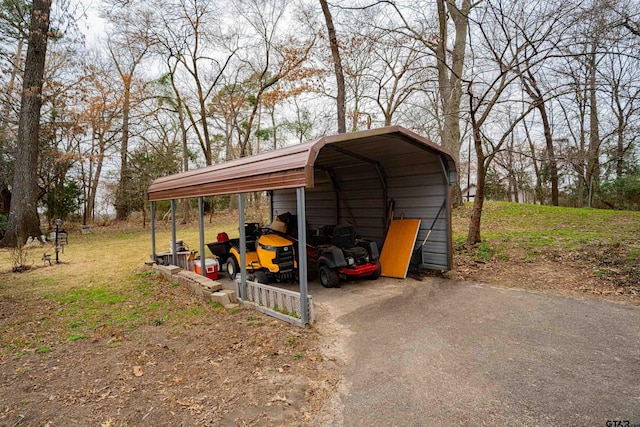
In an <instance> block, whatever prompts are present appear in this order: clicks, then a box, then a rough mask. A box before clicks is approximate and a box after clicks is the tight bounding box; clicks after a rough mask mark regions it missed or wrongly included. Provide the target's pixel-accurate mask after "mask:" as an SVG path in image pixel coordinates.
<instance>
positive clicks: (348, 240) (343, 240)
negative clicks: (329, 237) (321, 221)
mask: <svg viewBox="0 0 640 427" xmlns="http://www.w3.org/2000/svg"><path fill="white" fill-rule="evenodd" d="M333 244H334V245H336V246H337V247H339V248H340V249H342V251H343V252H344V254H345V255H346V256H351V257H353V258H354V259H356V260H359V259H362V258H364V257H366V256H367V255H368V252H367V250H366V249H365V248H362V247H360V246H356V230H355V229H354V228H353V226H352V225H336V227H335V228H334V229H333Z"/></svg>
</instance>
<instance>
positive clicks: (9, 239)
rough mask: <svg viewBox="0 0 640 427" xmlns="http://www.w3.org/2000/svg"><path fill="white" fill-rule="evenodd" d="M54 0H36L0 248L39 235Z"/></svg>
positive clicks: (30, 27) (18, 244) (32, 12)
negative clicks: (43, 118) (40, 167)
mask: <svg viewBox="0 0 640 427" xmlns="http://www.w3.org/2000/svg"><path fill="white" fill-rule="evenodd" d="M50 14H51V0H34V1H33V6H32V9H31V23H30V25H29V46H28V48H27V58H26V62H25V69H24V83H23V89H22V100H21V105H20V120H19V123H18V144H17V147H16V156H15V171H14V176H13V186H12V193H13V194H12V196H13V197H12V199H11V210H10V213H9V224H8V226H7V231H6V233H5V236H4V238H3V239H2V241H0V246H5V247H9V246H12V247H15V246H22V245H23V244H24V243H25V242H26V240H27V238H28V237H29V236H39V235H40V218H39V217H38V210H37V207H38V193H39V191H38V172H37V171H38V160H39V159H38V157H39V154H40V150H39V146H40V141H39V133H40V108H41V107H42V84H43V76H44V63H45V58H46V56H47V34H48V32H49V16H50Z"/></svg>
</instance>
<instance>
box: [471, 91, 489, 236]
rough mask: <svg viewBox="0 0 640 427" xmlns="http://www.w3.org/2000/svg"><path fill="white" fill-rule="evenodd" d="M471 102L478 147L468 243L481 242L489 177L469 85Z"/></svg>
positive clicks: (473, 127)
mask: <svg viewBox="0 0 640 427" xmlns="http://www.w3.org/2000/svg"><path fill="white" fill-rule="evenodd" d="M469 104H470V106H471V108H470V109H469V112H470V114H471V128H472V131H473V143H474V146H475V149H476V168H477V173H476V175H477V176H476V196H475V197H474V198H473V211H472V213H471V221H469V233H468V234H467V244H469V245H473V244H476V243H480V242H481V241H482V239H481V238H480V221H481V219H482V207H483V205H484V189H485V185H486V179H487V169H486V166H485V159H486V156H485V154H484V149H483V147H482V137H481V135H480V125H479V124H478V123H477V121H476V111H475V109H474V107H473V95H472V92H471V87H469Z"/></svg>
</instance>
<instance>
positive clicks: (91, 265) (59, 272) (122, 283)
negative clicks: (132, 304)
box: [0, 213, 238, 296]
mask: <svg viewBox="0 0 640 427" xmlns="http://www.w3.org/2000/svg"><path fill="white" fill-rule="evenodd" d="M235 218H236V217H235V213H226V214H223V215H216V216H215V217H214V221H213V222H211V223H210V222H209V218H208V217H207V218H206V220H205V243H206V242H210V241H215V239H216V236H217V234H218V233H219V232H221V231H226V232H227V233H229V235H232V236H233V235H237V233H238V232H237V229H238V226H237V225H236V224H237V219H235ZM65 229H66V230H67V231H69V245H68V246H65V248H64V253H60V254H59V259H60V264H56V263H55V261H53V264H52V265H51V266H49V265H48V263H44V262H43V261H42V256H43V254H44V253H45V252H46V253H49V254H51V258H52V259H53V260H54V259H55V252H54V249H53V245H43V246H40V247H31V248H28V249H26V251H27V254H26V263H27V264H28V265H31V266H32V268H31V269H30V270H29V271H26V272H22V273H14V272H12V271H11V270H12V268H13V263H14V262H13V260H12V256H13V251H12V250H10V249H0V289H1V290H2V293H3V294H4V295H13V296H19V295H33V294H37V295H42V294H45V293H46V294H50V293H57V292H62V291H65V290H68V289H73V288H76V287H83V286H108V287H110V288H113V289H116V290H117V289H121V288H123V287H126V285H127V277H128V276H130V275H131V274H132V273H134V272H136V271H139V270H140V269H141V267H142V265H143V264H144V261H146V260H148V259H149V258H150V254H151V231H150V229H149V226H148V225H147V228H146V229H142V223H141V222H140V223H138V222H137V221H131V222H126V223H117V224H114V225H111V226H105V227H100V226H94V227H93V233H92V234H85V235H83V234H80V232H79V226H78V227H76V226H75V225H73V224H71V225H65ZM177 237H178V239H183V240H184V241H185V242H186V243H187V244H188V245H189V246H190V248H191V249H193V250H198V248H199V236H198V223H197V220H196V221H192V222H191V223H190V224H187V225H183V224H178V226H177ZM170 240H171V227H170V224H166V223H165V222H163V221H159V222H158V224H157V226H156V244H157V248H156V250H157V251H158V252H161V251H166V250H168V249H169V241H170ZM205 252H207V253H208V249H206V248H205Z"/></svg>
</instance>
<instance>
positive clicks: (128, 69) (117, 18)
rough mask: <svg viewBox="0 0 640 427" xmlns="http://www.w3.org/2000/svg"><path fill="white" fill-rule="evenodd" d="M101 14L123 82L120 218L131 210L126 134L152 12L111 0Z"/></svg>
mask: <svg viewBox="0 0 640 427" xmlns="http://www.w3.org/2000/svg"><path fill="white" fill-rule="evenodd" d="M112 2H113V3H112V5H111V7H110V8H109V9H106V10H105V12H104V16H105V17H106V18H108V19H109V21H111V22H112V23H113V25H114V28H113V30H112V32H111V34H109V36H108V37H109V38H108V41H107V49H108V51H109V54H110V56H111V59H112V60H113V64H114V65H115V67H116V70H117V72H118V76H119V77H120V80H121V82H122V128H121V140H120V174H119V175H120V176H119V180H118V189H117V192H116V203H115V204H116V219H118V220H120V221H123V220H126V219H127V218H128V217H129V214H130V213H131V200H130V191H129V190H130V189H129V187H130V178H131V173H130V171H129V138H130V129H129V126H130V119H131V113H132V101H133V102H135V101H137V100H132V89H133V85H134V83H135V81H136V70H138V69H139V67H140V65H141V63H142V60H143V59H144V57H145V56H146V55H147V53H148V51H149V48H150V46H151V44H152V42H153V41H152V39H151V34H150V31H151V30H150V29H151V28H152V25H153V24H152V14H151V12H150V11H149V10H148V9H147V8H146V7H144V5H142V4H140V3H128V2H127V4H125V5H124V7H123V5H120V4H119V2H118V1H117V0H112Z"/></svg>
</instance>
